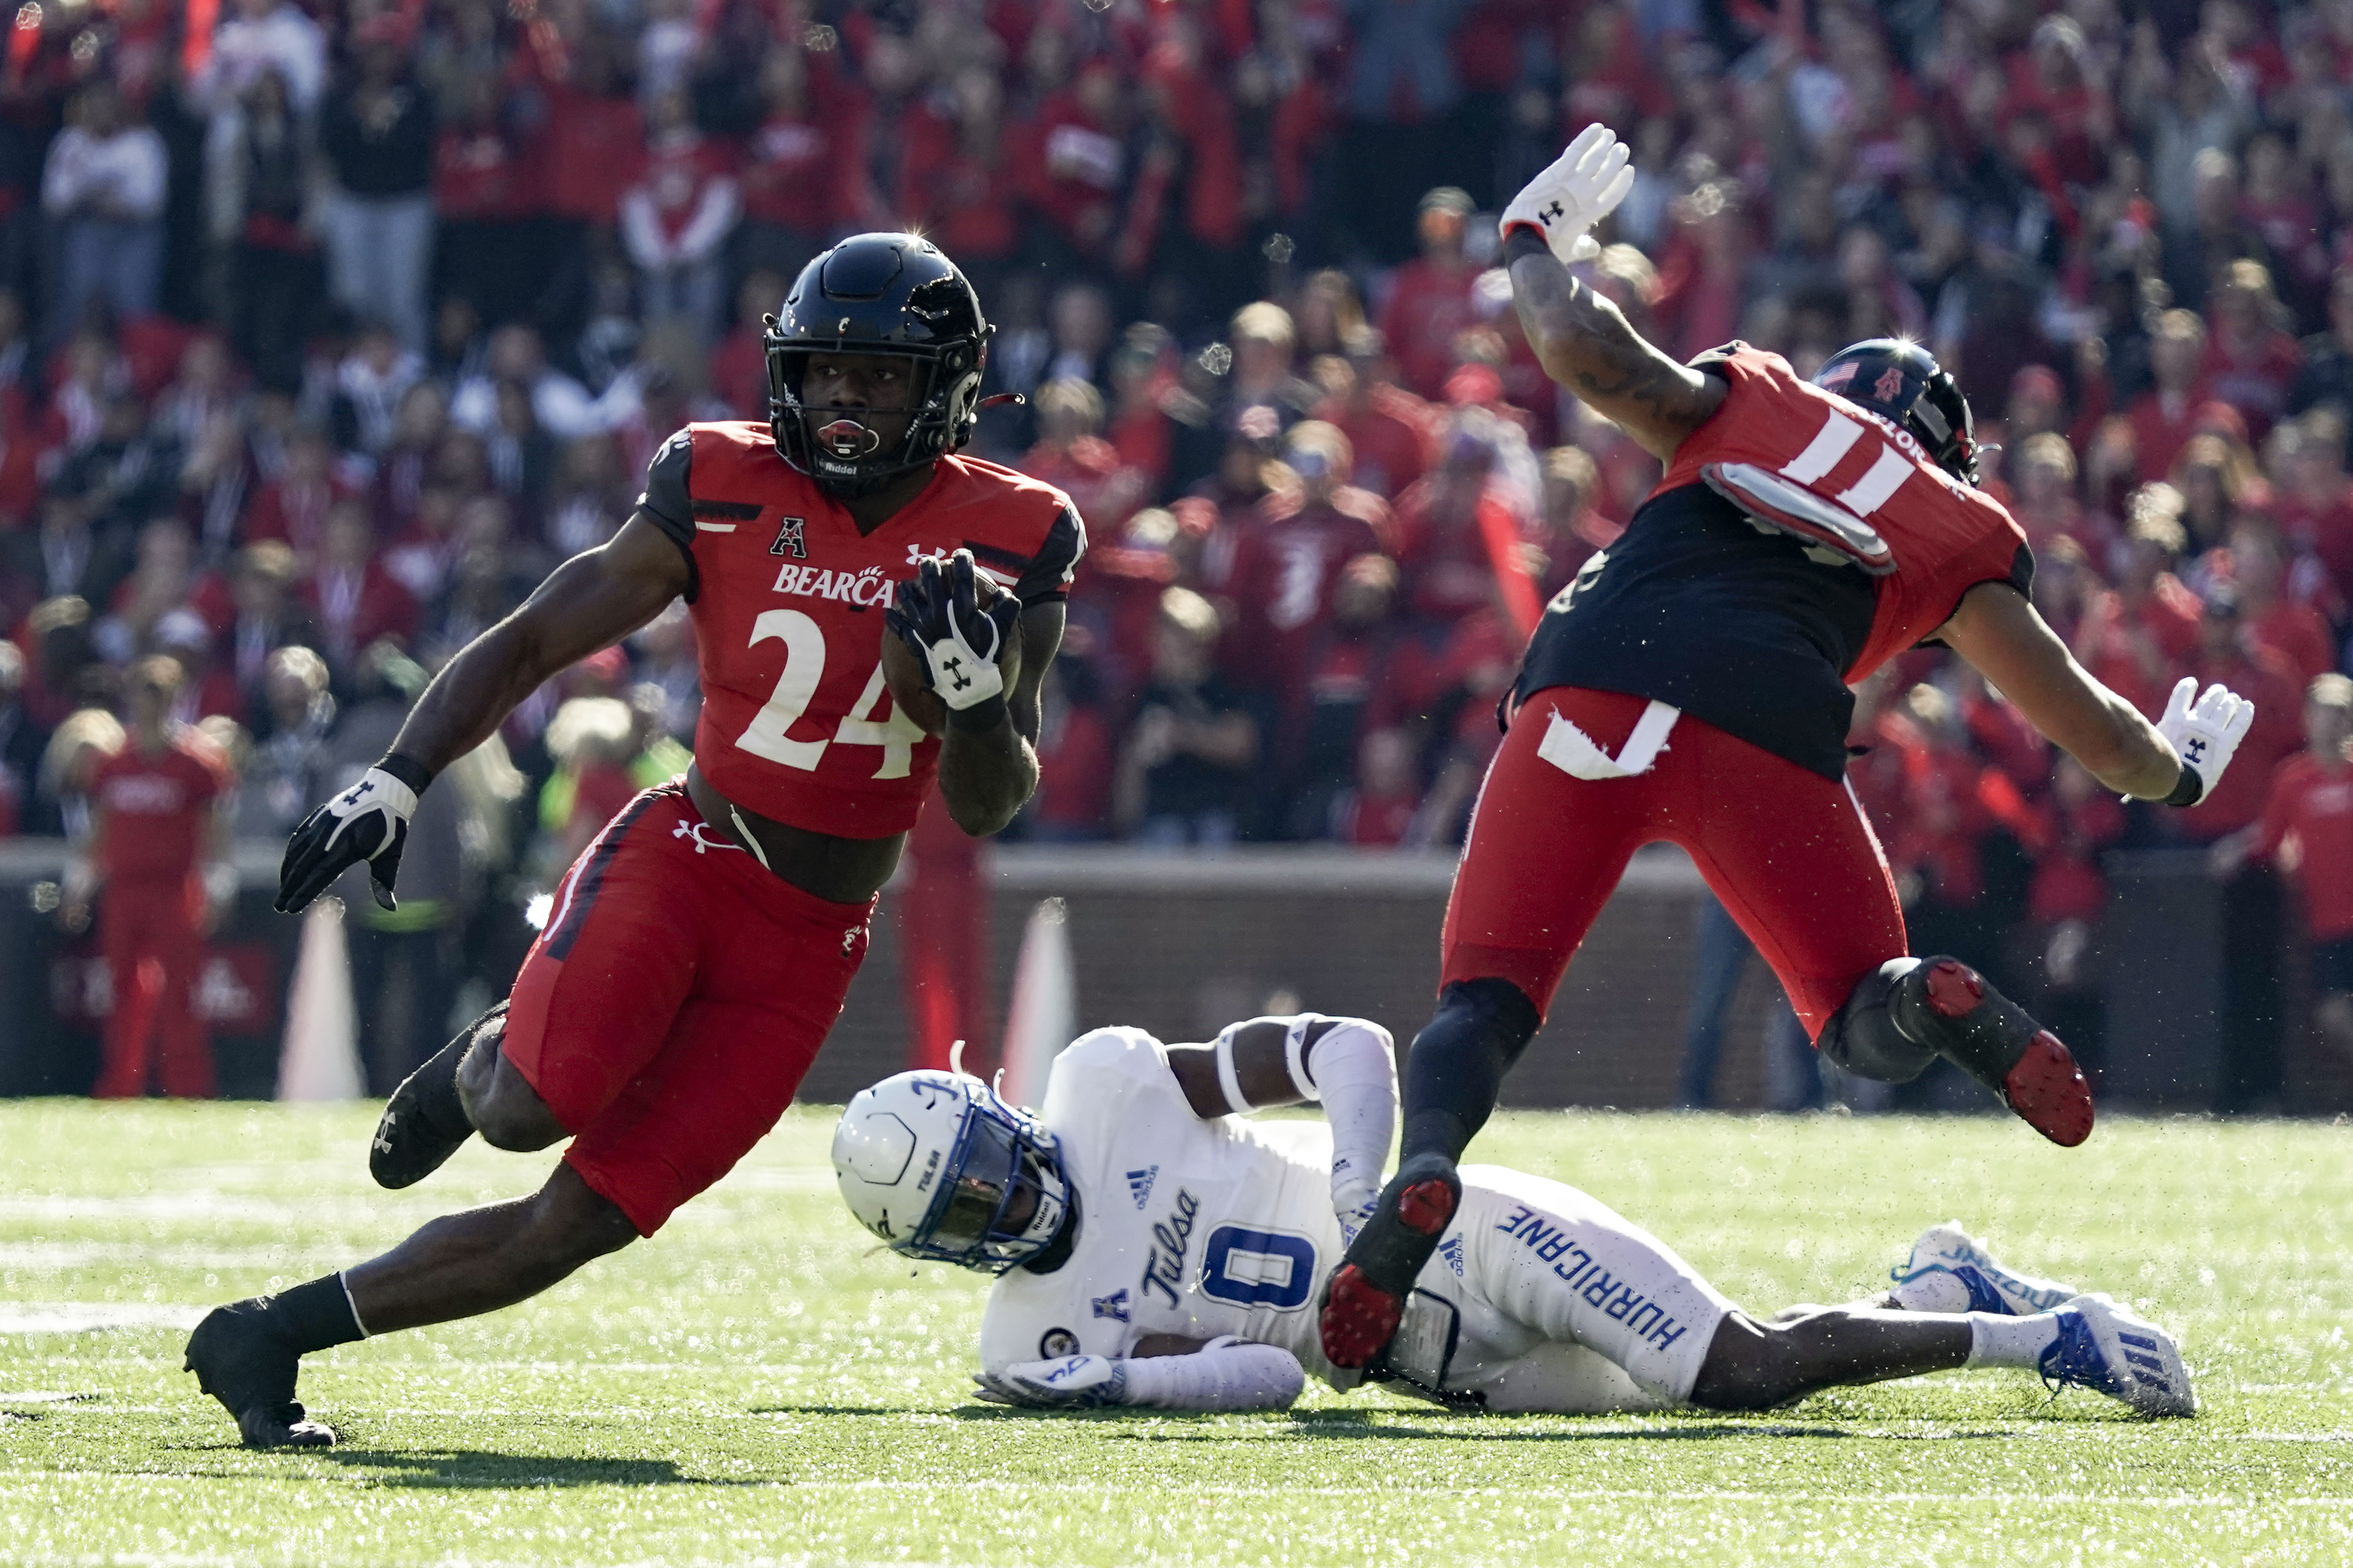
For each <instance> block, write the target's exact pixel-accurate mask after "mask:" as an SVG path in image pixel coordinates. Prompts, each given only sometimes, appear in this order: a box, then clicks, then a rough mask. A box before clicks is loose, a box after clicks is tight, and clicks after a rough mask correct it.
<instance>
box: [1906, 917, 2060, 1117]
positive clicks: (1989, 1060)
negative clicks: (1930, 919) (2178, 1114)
mask: <svg viewBox="0 0 2353 1568" xmlns="http://www.w3.org/2000/svg"><path fill="white" fill-rule="evenodd" d="M1887 1005H1888V1011H1889V1013H1890V1014H1891V1016H1894V1020H1895V1026H1896V1027H1897V1028H1899V1029H1901V1030H1902V1031H1903V1032H1904V1034H1905V1036H1906V1037H1909V1038H1911V1039H1914V1040H1916V1041H1918V1042H1919V1043H1920V1044H1921V1045H1924V1046H1927V1047H1932V1048H1934V1049H1935V1050H1936V1052H1937V1053H1938V1054H1940V1055H1942V1056H1943V1057H1944V1058H1946V1059H1947V1060H1948V1061H1950V1062H1952V1063H1953V1064H1954V1065H1955V1066H1956V1067H1958V1068H1960V1069H1961V1070H1962V1071H1963V1072H1966V1073H1968V1075H1969V1076H1970V1077H1971V1078H1973V1079H1977V1080H1978V1082H1979V1083H1981V1084H1983V1085H1985V1086H1986V1087H1987V1088H1988V1089H1991V1090H1993V1091H1994V1093H1996V1094H1998V1095H2000V1097H2001V1102H2002V1103H2003V1104H2004V1105H2007V1106H2008V1107H2010V1110H2013V1111H2015V1112H2016V1113H2017V1115H2018V1118H2019V1120H2020V1121H2023V1122H2025V1123H2026V1124H2027V1125H2028V1126H2029V1127H2031V1128H2033V1129H2034V1130H2035V1131H2037V1132H2040V1133H2042V1136H2044V1137H2045V1138H2048V1139H2050V1140H2051V1142H2053V1143H2056V1144H2059V1145H2060V1146H2061V1147H2063V1148H2067V1149H2073V1147H2075V1145H2077V1144H2078V1143H2081V1142H2083V1141H2084V1139H2086V1138H2089V1137H2090V1136H2091V1135H2092V1121H2093V1110H2092V1088H2091V1085H2089V1084H2087V1083H2085V1082H2084V1075H2083V1072H2082V1071H2081V1070H2080V1069H2079V1068H2077V1067H2076V1066H2075V1058H2074V1057H2073V1055H2072V1054H2070V1053H2069V1051H2068V1049H2067V1047H2065V1046H2064V1045H2063V1044H2062V1043H2061V1042H2060V1039H2059V1037H2058V1036H2056V1035H2054V1034H2052V1032H2051V1031H2050V1030H2048V1029H2046V1028H2044V1027H2043V1026H2042V1025H2040V1024H2038V1023H2036V1022H2035V1021H2034V1018H2033V1016H2032V1015H2031V1014H2029V1013H2028V1012H2027V1011H2026V1009H2025V1008H2023V1007H2021V1006H2020V1005H2018V1004H2017V1003H2015V1002H2013V1001H2011V1000H2010V998H2009V997H2007V996H2004V995H2003V994H2001V993H2000V992H1999V991H1997V990H1995V989H1994V987H1993V986H1992V984H1990V983H1989V982H1988V981H1987V980H1986V978H1985V977H1984V976H1983V975H1981V974H1979V973H1978V972H1977V971H1976V970H1974V969H1971V968H1970V967H1969V966H1968V964H1966V963H1962V962H1961V961H1960V960H1959V959H1957V958H1942V957H1939V958H1926V959H1923V960H1921V961H1920V963H1919V964H1918V965H1917V966H1916V967H1915V968H1914V969H1913V971H1912V972H1911V973H1909V974H1906V975H1905V977H1904V978H1903V979H1901V980H1899V981H1897V982H1896V983H1895V990H1894V994H1892V995H1890V996H1889V997H1888V999H1887Z"/></svg>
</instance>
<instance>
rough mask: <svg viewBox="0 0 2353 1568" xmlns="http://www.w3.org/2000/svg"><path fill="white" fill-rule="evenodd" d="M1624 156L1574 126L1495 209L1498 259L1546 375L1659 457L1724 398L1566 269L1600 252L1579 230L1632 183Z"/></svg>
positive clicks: (1614, 141) (1605, 131) (1622, 147)
mask: <svg viewBox="0 0 2353 1568" xmlns="http://www.w3.org/2000/svg"><path fill="white" fill-rule="evenodd" d="M1629 157H1630V152H1629V150H1628V148H1627V146H1626V144H1625V143H1624V142H1620V141H1619V140H1618V137H1617V135H1616V133H1615V132H1612V131H1611V130H1610V129H1609V127H1608V126H1606V125H1602V124H1599V123H1598V122H1597V123H1595V124H1592V125H1588V126H1587V127H1586V128H1585V129H1584V130H1583V131H1582V132H1578V133H1577V140H1576V141H1574V142H1570V143H1569V144H1568V150H1567V152H1564V153H1562V154H1561V155H1560V156H1559V157H1558V158H1557V159H1556V160H1554V162H1553V163H1552V164H1551V166H1550V167H1548V168H1546V170H1545V171H1544V172H1543V173H1542V174H1538V175H1537V176H1536V177H1535V179H1533V180H1530V181H1529V182H1528V183H1527V184H1526V185H1525V187H1524V188H1523V189H1522V190H1521V192H1520V194H1519V195H1516V196H1514V197H1513V198H1512V203H1511V205H1509V206H1507V207H1505V208H1504V218H1503V225H1502V226H1503V237H1504V262H1505V264H1506V265H1507V266H1509V267H1510V268H1511V269H1512V300H1513V302H1514V304H1515V305H1517V306H1518V307H1519V311H1520V325H1521V328H1522V329H1523V330H1524V331H1525V332H1526V333H1527V338H1528V344H1529V346H1530V347H1531V348H1533V349H1535V353H1536V359H1537V361H1538V363H1541V364H1543V366H1544V368H1545V374H1546V375H1548V376H1550V377H1552V378H1553V380H1555V381H1556V382H1558V383H1560V384H1561V385H1563V386H1565V387H1567V388H1568V389H1569V390H1570V391H1571V392H1573V393H1575V394H1577V396H1578V398H1579V399H1581V400H1582V401H1584V402H1585V403H1586V404H1588V405H1590V406H1591V407H1592V408H1593V409H1594V410H1595V411H1596V412H1597V413H1601V414H1606V415H1608V416H1609V417H1610V418H1611V419H1614V420H1616V421H1617V422H1618V424H1619V425H1620V426H1622V427H1623V428H1624V429H1625V431H1626V433H1627V434H1628V435H1630V436H1631V437H1633V438H1634V439H1635V441H1636V442H1637V443H1638V444H1640V445H1641V447H1642V448H1643V449H1644V450H1646V451H1648V452H1650V453H1651V455H1652V456H1653V457H1656V458H1658V459H1659V460H1660V461H1661V462H1665V461H1667V460H1669V459H1671V458H1673V456H1674V453H1675V448H1676V447H1680V446H1682V445H1683V437H1686V436H1688V435H1690V434H1691V433H1692V432H1693V431H1694V430H1695V429H1697V428H1699V426H1701V425H1702V424H1703V423H1704V421H1705V420H1706V419H1707V416H1709V415H1711V414H1714V413H1715V410H1716V407H1717V405H1720V404H1722V403H1723V401H1724V391H1725V389H1724V386H1723V384H1721V383H1719V382H1715V381H1711V380H1710V379H1708V378H1707V377H1706V376H1704V375H1702V374H1699V372H1697V371H1695V370H1694V369H1692V368H1691V367H1690V366H1689V365H1681V364H1677V363H1675V362H1674V361H1673V360H1671V359H1669V358H1668V357H1667V356H1666V355H1665V354H1663V353H1660V352H1659V350H1658V349H1656V348H1654V347H1653V346H1651V344H1650V343H1648V342H1644V341H1643V339H1642V337H1641V334H1639V333H1637V332H1636V331H1634V329H1633V328H1631V327H1630V326H1628V325H1627V324H1626V318H1625V317H1624V316H1623V315H1622V314H1620V311H1619V310H1618V307H1617V306H1616V305H1614V304H1612V303H1610V301H1609V300H1605V299H1603V298H1602V297H1601V296H1600V295H1599V294H1597V293H1595V292H1594V291H1593V289H1591V288H1590V287H1588V285H1587V284H1586V283H1585V282H1584V281H1583V280H1581V279H1578V278H1577V277H1576V276H1575V275H1574V274H1572V273H1571V272H1570V271H1569V269H1568V267H1567V263H1569V262H1572V261H1581V260H1584V259H1586V258H1588V257H1592V256H1596V255H1599V253H1600V252H1599V247H1598V246H1596V245H1595V244H1594V242H1593V239H1592V237H1591V236H1590V235H1589V234H1588V230H1589V229H1591V228H1592V226H1594V225H1595V224H1597V223H1599V222H1600V221H1601V220H1602V219H1603V218H1605V217H1607V216H1609V214H1610V213H1611V212H1612V211H1613V210H1615V209H1616V207H1617V205H1618V204H1619V203H1620V202H1622V201H1624V200H1625V199H1626V193H1627V192H1628V191H1629V190H1630V189H1632V188H1633V184H1634V172H1633V171H1632V170H1631V169H1630V168H1628V167H1627V166H1626V164H1627V160H1628V158H1629Z"/></svg>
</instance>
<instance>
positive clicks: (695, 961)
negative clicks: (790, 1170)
mask: <svg viewBox="0 0 2353 1568" xmlns="http://www.w3.org/2000/svg"><path fill="white" fill-rule="evenodd" d="M873 909H874V903H873V900H871V899H870V900H867V901H866V902H864V903H862V904H837V903H829V902H828V901H827V900H823V899H818V898H813V897H811V896H810V895H809V894H807V893H804V892H802V891H800V890H799V889H797V888H794V887H792V886H790V885H789V884H787V883H786V882H783V881H780V880H779V879H776V877H775V876H772V875H771V874H770V873H769V872H767V871H766V870H765V869H763V868H762V867H761V865H760V863H759V862H758V861H756V860H754V859H753V858H752V857H751V856H750V855H748V854H746V853H745V852H744V851H743V850H741V849H738V848H737V847H735V845H734V843H733V840H732V839H730V838H729V837H727V836H726V835H725V834H723V833H721V832H719V831H716V830H714V829H713V828H712V826H710V825H709V824H708V823H706V822H704V821H703V819H702V813H701V812H699V811H697V810H695V808H694V802H693V801H692V800H691V799H690V798H689V797H688V795H687V793H686V789H685V787H684V786H683V785H682V784H677V783H671V784H659V785H656V786H655V787H654V788H652V789H649V790H648V791H646V792H645V793H644V794H642V795H638V797H637V798H636V799H635V800H632V801H631V802H629V804H628V805H626V806H624V807H623V808H622V810H621V814H620V815H619V816H616V817H615V818H613V820H612V821H611V822H609V823H607V824H606V825H605V830H604V831H603V832H602V833H599V834H598V835H597V836H596V838H595V840H594V841H592V842H591V843H590V844H589V846H588V847H587V848H586V849H585V850H583V851H581V854H580V858H579V859H577V860H575V861H574V862H573V863H572V868H571V869H570V870H569V871H567V872H565V876H564V880H563V881H561V882H559V883H558V884H556V889H555V902H554V908H553V909H552V910H550V911H549V915H548V921H547V929H546V930H545V931H542V932H541V933H540V935H539V940H538V941H536V942H533V943H532V945H531V952H530V953H529V954H528V955H526V956H525V957H524V959H523V963H522V973H520V974H519V975H517V976H516V977H515V984H514V992H513V995H512V1005H511V1006H510V1007H509V1009H508V1012H507V1026H506V1033H505V1036H504V1037H503V1040H502V1043H501V1050H502V1051H503V1052H504V1053H505V1055H506V1058H507V1059H508V1060H509V1061H511V1062H512V1063H513V1064H514V1066H515V1069H516V1070H517V1071H519V1072H521V1073H522V1076H523V1080H524V1081H525V1082H527V1083H529V1084H530V1085H531V1087H532V1088H533V1089H535V1090H536V1091H538V1094H539V1097H540V1099H542V1100H544V1101H546V1103H547V1108H548V1110H551V1111H553V1112H554V1115H555V1120H556V1121H559V1122H561V1123H562V1124H563V1125H564V1127H565V1130H566V1131H570V1132H571V1133H572V1134H573V1135H574V1136H573V1140H572V1146H571V1148H570V1149H568V1150H566V1151H565V1155H564V1163H565V1164H567V1165H570V1166H571V1167H572V1168H573V1170H574V1171H575V1172H577V1173H579V1176H580V1178H581V1180H583V1181H585V1182H586V1183H587V1184H588V1185H589V1187H590V1189H591V1190H593V1191H595V1192H596V1193H599V1194H603V1195H604V1196H605V1197H607V1198H609V1199H611V1200H612V1202H613V1204H614V1205H615V1206H617V1208H619V1209H620V1211H621V1212H622V1213H623V1214H625V1215H628V1218H629V1223H630V1224H631V1225H634V1226H637V1228H638V1234H639V1235H640V1236H651V1235H652V1234H653V1233H654V1232H655V1231H657V1230H659V1229H660V1228H661V1226H662V1224H663V1222H664V1221H666V1220H668V1219H669V1218H670V1215H671V1214H672V1213H674V1212H675V1211H676V1210H677V1208H678V1206H679V1205H681V1204H683V1203H685V1202H686V1201H687V1200H688V1199H689V1198H691V1197H692V1196H694V1195H695V1194H697V1193H700V1192H702V1190H703V1189H704V1188H706V1187H708V1186H710V1185H711V1184H712V1183H713V1182H716V1181H717V1180H718V1179H719V1178H720V1177H722V1176H723V1175H725V1174H726V1173H728V1172H729V1171H730V1170H731V1169H733V1166H734V1164H735V1162H736V1161H738V1160H740V1159H742V1158H743V1157H744V1154H745V1153H747V1152H749V1151H750V1150H751V1147H752V1145H753V1144H754V1143H757V1142H759V1141H760V1140H761V1139H762V1138H763V1137H765V1136H766V1134H767V1132H768V1130H769V1129H770V1128H772V1127H774V1126H776V1119H777V1118H778V1117H780V1116H782V1115H783V1114H784V1113H785V1107H786V1106H787V1105H789V1104H791V1103H792V1099H793V1091H794V1090H795V1089H798V1088H799V1087H800V1081H801V1078H802V1076H803V1075H804V1074H805V1073H807V1071H808V1066H809V1063H810V1062H811V1061H813V1060H814V1059H816V1057H817V1053H818V1047H820V1046H822V1045H824V1044H825V1037H826V1033H827V1031H828V1030H829V1029H831V1028H832V1027H833V1021H834V1019H835V1018H836V1017H838V1016H840V1013H841V1004H842V999H843V997H844V996H846V995H847V994H849V982H850V979H851V977H852V976H854V975H855V974H856V973H858V965H859V963H860V961H861V960H862V959H864V958H865V956H866V922H867V918H868V917H869V916H870V915H871V913H872V912H873Z"/></svg>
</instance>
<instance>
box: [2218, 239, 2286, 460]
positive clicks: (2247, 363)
mask: <svg viewBox="0 0 2353 1568" xmlns="http://www.w3.org/2000/svg"><path fill="white" fill-rule="evenodd" d="M2210 309H2211V313H2212V315H2213V318H2214V331H2213V335H2212V336H2211V338H2210V339H2209V340H2208V341H2207V343H2206V351H2205V357H2204V360H2203V362H2202V363H2201V364H2200V369H2199V376H2200V380H2201V381H2203V383H2204V384H2205V389H2206V395H2208V396H2210V397H2212V398H2215V399H2217V400H2219V401H2221V402H2223V403H2227V404H2229V405H2231V406H2232V407H2233V408H2235V409H2237V410H2238V411H2239V413H2240V415H2241V416H2243V417H2244V418H2245V420H2246V422H2247V439H2248V440H2249V441H2250V442H2253V443H2255V444H2257V445H2260V444H2261V443H2262V441H2263V437H2265V436H2266V435H2268V434H2270V432H2271V427H2272V421H2273V420H2274V419H2277V418H2278V417H2279V416H2280V415H2281V414H2282V413H2283V412H2284V410H2285V409H2286V407H2287V399H2288V394H2289V392H2290V391H2291V390H2293V389H2294V387H2295V378H2296V373H2297V372H2298V371H2299V370H2301V369H2302V368H2303V365H2304V351H2303V350H2302V349H2301V348H2299V347H2298V346H2297V345H2296V341H2295V337H2294V336H2293V335H2292V334H2290V333H2289V332H2288V331H2286V330H2285V329H2284V327H2283V326H2282V325H2281V322H2282V321H2284V320H2285V319H2286V311H2285V310H2284V309H2283V308H2282V307H2281V305H2280V302H2279V296H2278V295H2277V294H2275V293H2274V292H2273V291H2272V275H2271V269H2270V268H2267V267H2265V266H2264V265H2263V263H2262V262H2260V261H2233V262H2232V263H2231V265H2230V267H2229V268H2228V269H2227V270H2226V271H2225V272H2224V273H2223V275H2222V278H2221V281H2220V283H2219V284H2218V285H2217V287H2216V288H2215V289H2214V293H2213V298H2212V301H2211V307H2210Z"/></svg>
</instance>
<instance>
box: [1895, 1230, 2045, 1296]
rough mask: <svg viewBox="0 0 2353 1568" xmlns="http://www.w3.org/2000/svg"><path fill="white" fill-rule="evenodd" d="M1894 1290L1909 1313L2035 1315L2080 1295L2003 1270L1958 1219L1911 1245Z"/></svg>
mask: <svg viewBox="0 0 2353 1568" xmlns="http://www.w3.org/2000/svg"><path fill="white" fill-rule="evenodd" d="M1888 1278H1889V1279H1893V1280H1894V1282H1895V1284H1894V1289H1893V1290H1892V1291H1891V1292H1890V1293H1891V1294H1892V1295H1894V1298H1895V1300H1897V1301H1898V1302H1900V1303H1901V1304H1902V1305H1903V1307H1904V1310H1905V1311H1907V1312H1996V1313H2000V1314H2002V1315H2004V1316H2008V1317H2012V1318H2026V1317H2031V1316H2033V1315H2034V1314H2035V1313H2037V1312H2048V1311H2051V1310H2053V1309H2055V1308H2058V1307H2061V1306H2063V1305H2065V1304H2066V1303H2067V1302H2069V1301H2072V1300H2074V1299H2075V1298H2076V1297H2077V1296H2078V1295H2080V1294H2082V1292H2081V1291H2079V1290H2077V1289H2075V1287H2073V1285H2062V1284H2060V1283H2059V1282H2058V1281H2057V1280H2055V1279H2036V1278H2034V1277H2033V1276H2032V1275H2031V1274H2021V1273H2019V1272H2017V1271H2016V1270H2014V1269H2010V1268H2003V1267H2002V1266H2001V1265H2000V1263H1998V1262H1996V1261H1995V1260H1994V1256H1993V1254H1992V1253H1990V1252H1988V1251H1987V1250H1986V1248H1985V1245H1984V1243H1982V1242H1979V1241H1978V1240H1976V1239H1975V1238H1974V1237H1971V1236H1970V1235H1969V1234H1968V1232H1967V1231H1965V1230H1963V1229H1962V1228H1961V1222H1960V1221H1958V1220H1947V1221H1946V1222H1945V1223H1944V1224H1943V1225H1936V1226H1929V1227H1928V1228H1927V1229H1926V1230H1924V1231H1922V1232H1921V1233H1920V1239H1919V1240H1917V1241H1915V1242H1914V1243H1913V1244H1912V1256H1911V1257H1910V1258H1906V1259H1905V1261H1904V1263H1903V1265H1902V1267H1900V1268H1893V1269H1890V1270H1889V1271H1888Z"/></svg>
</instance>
